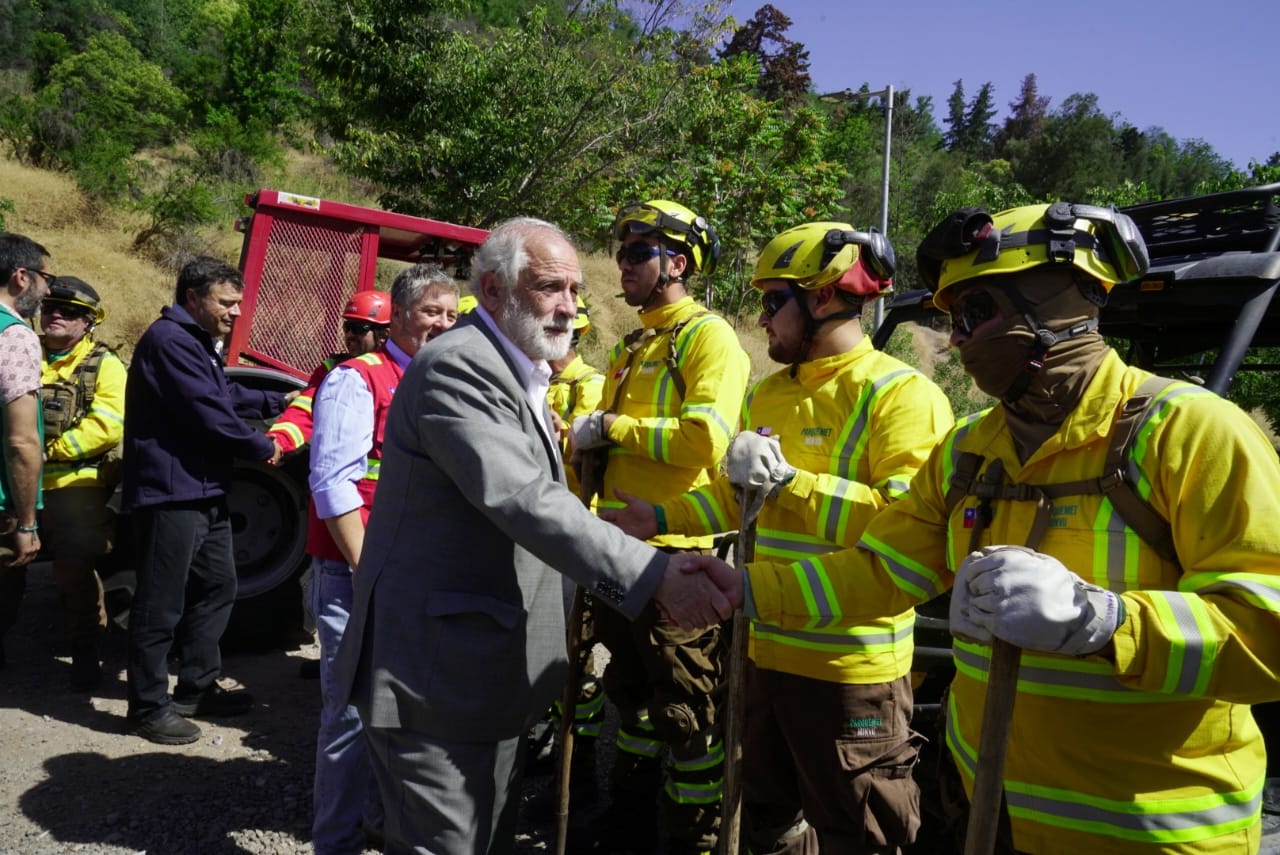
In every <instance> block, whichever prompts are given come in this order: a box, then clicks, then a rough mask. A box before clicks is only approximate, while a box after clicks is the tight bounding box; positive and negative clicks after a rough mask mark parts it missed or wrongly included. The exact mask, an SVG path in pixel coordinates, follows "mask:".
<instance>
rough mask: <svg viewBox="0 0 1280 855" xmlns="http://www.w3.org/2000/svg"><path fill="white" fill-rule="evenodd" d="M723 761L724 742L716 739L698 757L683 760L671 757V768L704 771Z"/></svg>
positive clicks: (682, 770) (679, 770) (684, 770)
mask: <svg viewBox="0 0 1280 855" xmlns="http://www.w3.org/2000/svg"><path fill="white" fill-rule="evenodd" d="M723 763H724V742H722V741H721V740H716V741H715V742H714V743H713V744H712V745H710V746H709V747H708V749H707V753H706V754H703V755H702V756H700V757H689V758H685V759H684V760H679V759H676V758H674V757H673V758H672V759H671V768H672V769H674V770H676V771H677V772H705V771H706V770H708V769H714V768H716V767H717V766H720V765H722V764H723Z"/></svg>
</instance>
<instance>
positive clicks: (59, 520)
mask: <svg viewBox="0 0 1280 855" xmlns="http://www.w3.org/2000/svg"><path fill="white" fill-rule="evenodd" d="M105 317H106V311H105V309H104V308H103V306H102V299H101V297H99V295H98V292H97V290H96V289H94V287H93V286H92V285H90V284H89V283H87V282H85V281H83V280H81V279H77V278H76V277H74V276H60V277H58V279H57V281H56V282H55V283H54V284H53V286H52V287H51V289H50V291H49V295H48V296H47V297H46V298H45V300H44V302H43V303H42V304H41V307H40V324H41V326H42V327H43V329H44V336H43V343H44V368H43V374H42V378H41V379H42V382H43V388H42V389H41V393H40V397H41V402H42V404H43V416H44V439H45V464H44V475H43V478H42V481H43V485H44V510H43V511H42V512H41V514H40V517H41V524H42V525H43V526H44V530H45V533H46V538H47V542H48V544H49V547H48V551H49V552H50V553H52V556H53V578H54V580H55V581H56V582H57V584H58V591H59V594H60V597H61V600H62V610H63V615H64V619H65V623H66V627H65V631H66V636H67V641H68V643H69V646H70V648H71V689H72V691H76V692H89V691H92V690H94V689H96V688H97V687H98V685H99V684H100V683H101V681H102V660H101V651H100V648H101V641H102V634H103V632H104V631H105V630H106V627H107V613H106V608H105V606H104V603H103V591H102V580H101V579H99V578H98V574H97V572H96V570H95V567H94V565H95V563H96V562H97V560H98V559H99V558H100V557H101V556H103V555H105V554H106V553H107V552H108V551H110V549H111V545H112V540H113V538H114V534H115V513H114V512H112V510H111V509H110V508H109V507H108V506H107V502H108V500H109V499H110V498H111V493H112V491H113V490H114V489H115V486H116V483H118V480H117V479H118V475H119V472H118V471H117V470H118V467H117V464H118V459H117V458H115V457H113V453H114V452H115V451H116V450H117V449H118V447H119V445H120V442H121V440H122V439H123V437H124V387H125V376H126V373H125V366H124V363H123V362H121V361H120V358H119V357H118V356H116V354H115V353H114V352H113V351H112V350H111V349H110V348H109V347H107V346H106V345H105V344H103V343H101V342H98V341H96V340H95V339H94V336H93V331H94V329H95V328H96V327H97V326H98V324H100V323H102V321H103V319H104V318H105Z"/></svg>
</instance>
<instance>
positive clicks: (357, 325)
mask: <svg viewBox="0 0 1280 855" xmlns="http://www.w3.org/2000/svg"><path fill="white" fill-rule="evenodd" d="M376 329H378V325H377V324H367V323H364V322H363V321H343V322H342V331H343V332H347V333H351V334H352V335H366V334H368V333H371V332H373V331H374V330H376Z"/></svg>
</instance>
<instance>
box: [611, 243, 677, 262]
mask: <svg viewBox="0 0 1280 855" xmlns="http://www.w3.org/2000/svg"><path fill="white" fill-rule="evenodd" d="M663 252H665V253H666V254H667V255H675V254H676V252H675V250H673V249H667V248H665V247H661V246H650V245H649V244H647V243H644V242H643V241H636V242H634V243H624V244H623V245H622V246H620V247H618V251H617V252H615V253H614V254H613V258H614V260H615V261H617V262H618V263H619V264H621V263H622V262H624V261H625V262H626V263H627V264H644V263H645V262H646V261H648V260H649V259H651V258H657V257H658V254H659V253H663Z"/></svg>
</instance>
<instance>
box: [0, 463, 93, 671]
mask: <svg viewBox="0 0 1280 855" xmlns="http://www.w3.org/2000/svg"><path fill="white" fill-rule="evenodd" d="M110 497H111V495H110V491H109V490H108V489H107V488H106V487H98V486H78V487H60V488H58V489H56V490H46V491H45V493H44V510H43V511H42V512H41V513H40V529H41V530H40V537H41V540H42V541H43V545H44V549H45V551H46V554H48V555H51V556H52V557H53V578H54V581H55V582H57V584H58V596H59V597H60V598H61V600H62V613H63V615H64V617H65V619H66V627H65V629H66V636H67V640H68V641H69V642H70V644H71V648H72V650H73V651H74V650H76V649H77V648H78V647H82V646H83V647H92V646H94V645H96V644H97V643H98V638H99V636H100V635H101V634H102V631H103V630H104V629H106V626H107V612H106V609H105V607H104V606H103V599H102V582H101V580H100V579H99V578H98V574H97V573H96V572H95V570H94V563H95V562H96V561H97V559H98V558H99V557H100V556H102V555H105V554H106V553H107V552H108V551H109V550H110V549H111V538H112V535H113V529H114V526H115V515H114V514H113V513H112V512H111V510H110V509H109V508H108V507H107V499H109V498H110ZM26 589H27V568H26V567H6V568H0V635H3V634H4V633H5V632H8V631H9V630H10V629H12V628H13V626H14V624H15V623H17V621H18V611H19V609H18V607H19V604H20V603H21V602H22V597H23V594H24V593H25V591H26Z"/></svg>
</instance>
